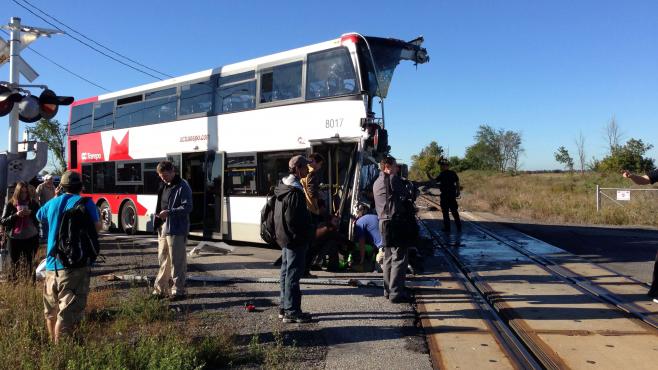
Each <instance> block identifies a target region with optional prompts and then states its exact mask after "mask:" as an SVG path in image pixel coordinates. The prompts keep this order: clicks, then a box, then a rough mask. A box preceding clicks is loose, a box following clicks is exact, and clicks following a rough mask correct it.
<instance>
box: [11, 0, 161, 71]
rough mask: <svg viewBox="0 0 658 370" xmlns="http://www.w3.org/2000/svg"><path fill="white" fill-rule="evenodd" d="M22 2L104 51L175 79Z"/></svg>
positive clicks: (32, 5) (30, 4)
mask: <svg viewBox="0 0 658 370" xmlns="http://www.w3.org/2000/svg"><path fill="white" fill-rule="evenodd" d="M22 1H23V2H24V3H26V4H28V5H29V6H31V7H32V8H34V9H36V10H37V11H38V12H40V13H41V14H43V15H45V16H46V17H48V18H50V19H52V20H54V21H55V22H57V23H59V24H61V25H62V26H64V27H66V28H68V29H69V30H71V31H73V32H74V33H76V34H78V35H80V36H81V37H83V38H84V39H86V40H89V41H91V42H92V43H94V44H96V45H98V46H100V47H102V48H103V49H105V50H107V51H109V52H111V53H114V54H116V55H118V56H120V57H122V58H124V59H126V60H129V61H131V62H132V63H135V64H137V65H138V66H141V67H144V68H146V69H148V70H150V71H153V72H155V73H159V74H161V75H163V76H166V77H169V78H173V77H174V76H172V75H169V74H167V73H164V72H160V71H158V70H157V69H154V68H151V67H149V66H146V65H144V64H142V63H140V62H138V61H136V60H134V59H131V58H129V57H127V56H125V55H123V54H121V53H119V52H117V51H114V50H112V49H110V48H109V47H107V46H105V45H103V44H101V43H99V42H97V41H95V40H93V39H91V38H89V37H87V36H85V35H84V34H82V33H81V32H79V31H77V30H75V29H73V28H72V27H71V26H68V25H67V24H65V23H64V22H62V21H60V20H59V19H57V18H55V17H53V16H52V15H50V14H48V13H46V12H45V11H43V10H41V9H39V7H37V6H35V5H34V4H32V3H30V2H29V1H27V0H22Z"/></svg>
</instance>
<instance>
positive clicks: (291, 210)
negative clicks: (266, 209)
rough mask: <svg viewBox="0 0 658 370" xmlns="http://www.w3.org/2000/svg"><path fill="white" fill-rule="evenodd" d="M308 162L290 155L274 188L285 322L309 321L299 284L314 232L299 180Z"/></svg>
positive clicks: (275, 223) (281, 308) (280, 309)
mask: <svg viewBox="0 0 658 370" xmlns="http://www.w3.org/2000/svg"><path fill="white" fill-rule="evenodd" d="M308 163H309V162H308V160H307V159H306V158H305V157H304V156H301V155H296V156H294V157H292V158H290V161H289V162H288V169H289V172H290V174H289V175H288V176H287V177H284V178H283V179H282V180H281V183H279V185H277V187H276V188H275V189H274V196H275V197H276V204H275V206H274V229H275V233H276V241H277V243H278V244H279V246H280V247H281V282H280V286H281V306H280V307H279V318H281V319H283V322H284V323H305V322H309V321H311V316H310V315H309V314H307V313H303V312H302V293H301V289H300V287H299V280H300V279H301V277H302V275H303V274H304V269H305V265H306V252H307V250H308V247H309V243H310V242H311V237H312V235H313V233H314V231H315V230H314V228H313V223H312V222H311V214H310V213H309V211H308V209H307V208H306V198H305V195H304V188H303V187H302V184H301V182H300V179H302V178H304V177H306V175H307V174H308V167H307V165H308Z"/></svg>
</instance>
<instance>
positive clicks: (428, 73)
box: [0, 0, 658, 170]
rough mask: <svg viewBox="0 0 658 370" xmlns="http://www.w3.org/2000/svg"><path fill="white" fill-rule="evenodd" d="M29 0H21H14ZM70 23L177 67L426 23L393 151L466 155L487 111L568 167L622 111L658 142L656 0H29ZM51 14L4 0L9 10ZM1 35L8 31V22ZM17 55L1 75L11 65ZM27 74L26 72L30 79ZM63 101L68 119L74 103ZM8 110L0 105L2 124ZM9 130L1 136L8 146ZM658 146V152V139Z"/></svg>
mask: <svg viewBox="0 0 658 370" xmlns="http://www.w3.org/2000/svg"><path fill="white" fill-rule="evenodd" d="M18 1H20V0H18ZM28 1H29V2H30V3H32V4H34V5H36V6H37V7H39V8H40V9H41V10H43V11H45V12H46V13H48V14H49V15H51V16H53V17H55V18H57V19H59V20H60V21H62V22H64V23H66V24H67V25H68V26H70V27H72V28H74V29H76V30H77V31H79V32H81V33H83V34H84V35H85V36H87V37H90V38H92V39H94V40H95V41H97V42H100V43H101V44H103V45H105V46H108V47H110V48H111V49H113V50H115V51H118V52H120V53H122V54H124V55H126V56H128V57H130V58H131V59H134V60H136V61H139V62H140V63H142V64H144V65H147V66H149V67H151V68H154V69H157V70H159V71H163V72H165V73H168V74H170V75H173V76H179V75H183V74H187V73H191V72H197V71H201V70H204V69H208V68H212V67H217V66H221V65H223V64H228V63H233V62H237V61H241V60H246V59H250V58H254V57H259V56H263V55H267V54H271V53H275V52H279V51H284V50H288V49H292V48H296V47H300V46H304V45H308V44H312V43H316V42H321V41H326V40H329V39H332V38H335V37H338V36H340V35H341V34H343V33H346V32H351V31H356V32H360V33H362V34H367V35H372V36H385V37H395V38H400V39H405V40H411V39H413V38H415V37H416V36H418V35H423V36H424V37H425V40H426V42H425V44H424V46H425V47H426V48H427V50H428V52H429V54H430V56H431V61H430V63H428V64H425V65H420V66H418V68H417V69H416V68H415V67H414V66H413V64H410V63H408V62H407V63H402V64H401V65H400V66H399V67H398V69H397V71H396V75H395V77H394V80H393V83H392V85H391V89H390V91H389V98H388V99H387V101H386V107H385V108H386V119H387V128H388V129H389V130H390V133H389V135H390V136H389V137H390V143H391V145H392V147H393V154H394V155H395V156H396V157H398V158H399V159H401V160H402V161H407V162H408V161H409V160H410V157H411V155H413V154H416V153H418V152H419V151H420V150H421V149H422V147H423V146H425V145H426V144H428V143H429V142H430V141H432V140H435V141H437V142H438V143H439V145H442V146H444V147H445V148H448V149H449V153H450V155H459V156H461V155H463V154H464V151H465V149H466V147H468V146H469V145H471V144H472V143H473V135H474V133H475V131H476V129H477V127H478V126H479V125H481V124H489V125H491V126H493V127H496V128H504V129H508V130H515V131H521V132H522V134H523V144H524V147H525V150H526V153H525V155H524V156H523V157H522V161H521V162H522V167H523V168H524V169H530V170H536V169H552V168H559V167H560V165H559V164H558V163H556V162H555V160H554V158H553V153H554V152H555V150H556V149H557V147H559V146H560V145H564V146H566V147H567V149H569V150H570V152H571V153H572V156H573V157H576V148H575V144H574V139H575V138H576V136H577V135H578V134H579V132H581V131H582V132H583V134H584V135H585V137H586V145H585V146H586V148H585V149H586V153H587V157H588V158H591V157H592V156H596V157H599V158H600V157H602V156H603V155H604V154H605V150H606V149H605V139H604V127H605V125H606V124H607V122H608V121H609V120H610V118H611V117H612V116H613V115H614V116H615V117H616V119H617V122H618V124H619V126H620V127H621V131H622V133H623V134H624V136H623V138H624V139H628V138H630V137H634V138H640V139H643V140H644V141H645V142H649V143H652V144H654V145H658V2H656V1H652V0H646V1H603V0H590V1H573V0H565V1H563V0H551V1H543V2H539V1H527V0H519V1H516V0H505V1H502V0H501V1H466V0H459V1H457V0H455V1H412V0H407V1H376V2H373V1H370V2H362V1H332V2H329V1H322V2H320V1H308V0H306V1H248V0H243V1H230V2H229V1H219V0H218V1H200V0H199V1H197V0H190V1H185V2H180V1H168V0H160V1H155V0H143V1H134V0H133V1H125V0H114V1H82V0H75V1H73V0H70V1H69V0H60V1H56V2H55V1H45V0H28ZM12 16H18V17H21V18H22V21H23V23H24V24H28V25H31V26H38V27H46V28H52V26H50V25H48V24H47V23H45V22H44V21H42V20H41V19H38V18H37V17H36V16H34V15H32V14H30V13H29V12H27V11H26V10H25V9H23V8H21V7H20V6H18V5H16V4H15V3H14V2H13V1H12V0H0V23H1V24H6V23H7V22H8V21H9V18H10V17H12ZM0 37H3V38H4V39H5V40H6V39H7V35H6V34H5V33H3V32H0ZM32 48H33V49H35V50H37V51H38V52H40V53H41V54H44V55H45V56H47V57H48V58H50V59H52V60H54V61H55V62H57V63H59V64H61V65H63V66H65V67H66V68H68V69H70V70H72V71H75V72H76V73H78V74H79V75H81V76H83V77H85V78H87V79H89V80H91V81H93V82H94V83H96V84H98V85H100V86H103V87H104V88H106V89H108V90H111V91H115V90H120V89H124V88H128V87H132V86H135V85H139V84H143V83H148V82H153V81H155V80H154V79H153V78H151V77H148V76H146V75H144V74H141V73H139V72H136V71H134V70H132V69H130V68H128V67H125V66H123V65H121V64H118V63H116V62H114V61H112V60H110V59H108V58H106V57H104V56H102V55H100V54H98V53H96V52H94V51H92V50H91V49H89V48H87V47H85V46H83V45H81V44H80V43H78V42H76V41H75V40H73V39H71V38H70V37H67V36H54V37H52V38H50V39H39V40H37V41H36V42H35V43H33V44H32ZM23 57H24V58H25V59H26V60H27V61H28V63H30V65H32V66H33V67H34V69H35V70H37V71H38V72H39V74H40V75H41V76H40V77H39V78H38V79H37V80H36V81H35V82H34V83H41V84H47V85H49V86H50V87H51V88H52V89H54V90H55V91H56V92H57V93H58V94H60V95H72V96H75V97H76V98H77V99H80V98H85V97H90V96H96V95H99V94H102V93H105V91H104V90H102V89H100V88H98V87H96V86H93V85H91V84H89V83H87V82H85V81H82V80H80V79H78V78H77V77H74V76H72V75H71V74H69V73H67V72H65V71H64V70H62V69H60V68H59V67H57V66H55V65H53V64H52V63H51V62H49V61H46V60H45V59H43V58H42V57H40V56H38V55H36V54H35V53H33V52H31V51H29V50H28V51H25V52H24V53H23ZM8 75H9V67H8V65H7V64H5V65H4V66H2V67H0V80H6V79H8ZM21 81H22V82H23V83H26V81H25V80H21ZM64 111H65V112H63V113H60V114H58V116H57V118H58V119H59V120H60V121H61V122H64V121H66V120H67V119H68V109H64ZM6 127H7V118H6V117H2V118H0V132H3V133H4V132H6ZM6 147H7V139H6V134H3V136H0V150H6ZM649 154H650V156H651V157H654V158H656V157H658V151H657V150H656V149H654V150H652V151H651V152H650V153H649Z"/></svg>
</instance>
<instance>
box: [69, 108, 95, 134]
mask: <svg viewBox="0 0 658 370" xmlns="http://www.w3.org/2000/svg"><path fill="white" fill-rule="evenodd" d="M93 109H94V104H92V103H87V104H81V105H76V106H75V107H73V108H71V125H70V127H69V131H70V132H69V134H70V135H79V134H84V133H87V132H90V131H91V122H92V117H91V115H92V112H93Z"/></svg>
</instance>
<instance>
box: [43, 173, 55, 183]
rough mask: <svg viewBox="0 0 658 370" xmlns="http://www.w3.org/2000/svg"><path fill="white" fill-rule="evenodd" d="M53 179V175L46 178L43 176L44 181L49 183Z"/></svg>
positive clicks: (47, 175)
mask: <svg viewBox="0 0 658 370" xmlns="http://www.w3.org/2000/svg"><path fill="white" fill-rule="evenodd" d="M52 178H53V175H51V174H46V175H45V176H43V181H48V180H50V179H52Z"/></svg>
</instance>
